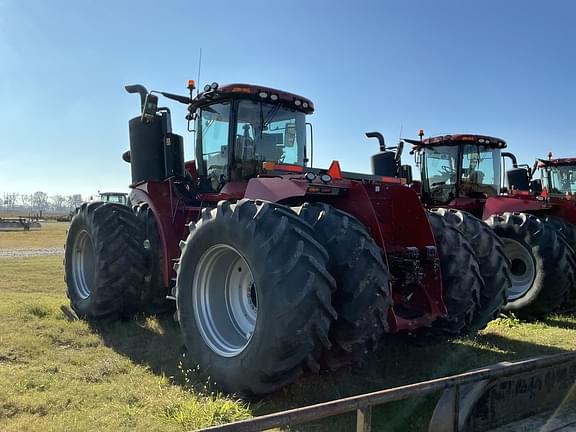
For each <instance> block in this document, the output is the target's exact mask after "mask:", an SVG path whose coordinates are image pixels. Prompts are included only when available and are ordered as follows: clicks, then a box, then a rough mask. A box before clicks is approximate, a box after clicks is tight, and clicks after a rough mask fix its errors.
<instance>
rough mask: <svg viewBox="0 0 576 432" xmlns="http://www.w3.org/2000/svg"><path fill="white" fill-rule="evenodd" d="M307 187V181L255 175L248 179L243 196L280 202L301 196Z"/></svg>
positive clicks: (304, 193)
mask: <svg viewBox="0 0 576 432" xmlns="http://www.w3.org/2000/svg"><path fill="white" fill-rule="evenodd" d="M307 187H308V185H307V183H304V182H293V181H289V180H287V179H286V178H283V177H257V178H253V179H250V180H249V181H248V186H247V187H246V192H245V193H244V198H248V199H253V200H263V201H270V202H280V201H283V200H286V199H288V198H298V197H303V196H304V195H306V189H307Z"/></svg>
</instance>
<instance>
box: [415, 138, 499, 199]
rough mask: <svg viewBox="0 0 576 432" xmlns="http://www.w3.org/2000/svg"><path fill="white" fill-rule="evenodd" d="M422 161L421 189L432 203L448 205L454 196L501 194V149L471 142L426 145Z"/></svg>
mask: <svg viewBox="0 0 576 432" xmlns="http://www.w3.org/2000/svg"><path fill="white" fill-rule="evenodd" d="M460 147H462V155H461V156H460V155H459V154H458V153H459V148H460ZM460 160H461V163H459V161H460ZM423 162H424V163H423V164H422V170H423V171H422V179H423V185H422V186H423V192H424V193H426V194H427V199H428V200H429V201H430V202H431V203H433V204H448V203H449V202H450V201H452V200H453V199H454V198H456V197H457V196H470V197H473V196H476V195H478V194H481V195H482V196H483V197H484V196H485V197H488V196H496V195H498V194H499V193H500V170H501V168H500V149H493V148H487V147H483V146H478V145H472V144H466V145H462V146H460V145H451V146H435V147H426V148H425V149H424V161H423ZM459 165H460V166H459ZM458 176H460V180H459V181H458Z"/></svg>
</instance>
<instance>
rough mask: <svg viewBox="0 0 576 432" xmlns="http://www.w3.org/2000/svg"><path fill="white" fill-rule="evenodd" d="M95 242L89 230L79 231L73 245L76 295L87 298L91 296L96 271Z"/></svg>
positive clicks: (83, 298) (73, 272) (73, 276)
mask: <svg viewBox="0 0 576 432" xmlns="http://www.w3.org/2000/svg"><path fill="white" fill-rule="evenodd" d="M95 258H96V254H95V251H94V244H93V243H92V237H90V234H88V231H86V230H83V231H80V233H78V235H77V236H76V239H75V240H74V245H73V246H72V279H73V281H74V284H73V287H74V289H75V291H76V295H77V296H78V297H79V298H80V299H81V300H85V299H87V298H88V297H90V293H91V292H92V284H93V282H94V273H95V267H96V265H95Z"/></svg>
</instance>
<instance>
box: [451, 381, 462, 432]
mask: <svg viewBox="0 0 576 432" xmlns="http://www.w3.org/2000/svg"><path fill="white" fill-rule="evenodd" d="M452 412H453V413H454V419H453V420H454V423H453V424H454V427H453V431H454V432H458V431H459V430H460V385H458V384H456V385H455V386H454V410H453V411H452Z"/></svg>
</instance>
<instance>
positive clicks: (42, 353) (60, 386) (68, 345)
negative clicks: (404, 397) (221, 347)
mask: <svg viewBox="0 0 576 432" xmlns="http://www.w3.org/2000/svg"><path fill="white" fill-rule="evenodd" d="M47 225H48V224H47ZM65 225H66V224H54V227H50V228H49V229H46V230H45V231H44V232H42V231H40V232H30V233H0V248H7V247H40V246H43V247H47V245H46V242H53V244H50V245H48V246H61V245H62V244H63V243H64V238H63V236H64V232H65ZM63 226H64V227H63ZM62 227H63V228H62ZM16 234H30V235H38V236H40V235H43V236H45V237H44V240H45V243H43V244H42V245H40V244H37V243H36V242H37V239H34V237H32V236H30V237H29V236H20V237H18V236H15V235H16ZM62 275H63V269H62V257H61V256H48V257H32V258H2V259H0V329H1V330H0V383H1V385H0V430H2V431H25V430H38V431H51V430H54V431H60V430H74V431H75V430H114V431H117V430H160V431H183V430H192V429H195V428H199V427H202V426H209V425H213V424H218V423H222V422H228V421H233V420H237V419H241V418H247V417H250V416H255V415H261V414H265V413H270V412H274V411H277V410H282V409H288V408H294V407H298V406H302V405H306V404H310V403H315V402H321V401H326V400H331V399H335V398H339V397H343V396H348V395H353V394H359V393H363V392H367V391H374V390H379V389H382V388H388V387H393V386H397V385H402V384H407V383H412V382H417V381H421V380H424V379H430V378H435V377H440V376H445V375H448V374H452V373H456V372H461V371H464V370H469V369H472V368H476V367H479V366H484V365H488V364H492V363H495V362H499V361H503V360H511V359H520V358H528V357H533V356H536V355H541V354H553V353H558V352H562V351H567V350H576V337H574V334H575V329H576V318H575V317H573V316H563V315H556V316H553V317H551V318H550V319H548V320H546V321H544V322H535V323H521V322H519V321H517V320H515V319H513V318H502V319H499V320H497V321H495V322H493V323H492V324H491V325H490V326H489V327H488V328H487V329H486V330H484V331H483V332H482V333H481V334H480V335H479V336H478V337H477V338H476V339H473V340H471V339H462V340H457V341H453V342H446V343H437V344H432V345H423V344H419V343H416V341H414V340H411V339H406V338H399V337H390V338H387V339H385V340H384V341H383V344H382V347H381V349H380V350H379V351H378V352H376V353H374V354H372V355H370V356H368V357H367V362H366V364H365V365H364V366H363V367H361V368H360V367H358V368H355V369H353V370H350V371H343V372H340V373H337V374H330V375H328V374H327V375H320V376H309V377H303V378H301V379H300V380H299V381H297V382H295V383H294V384H292V385H290V386H288V387H286V388H285V389H283V390H281V391H279V392H277V393H275V394H272V395H269V396H267V397H266V398H264V399H263V400H260V401H253V402H251V403H244V402H240V401H238V400H235V399H233V398H229V397H224V396H221V395H215V394H212V393H210V389H209V388H208V387H207V386H206V385H205V383H204V382H203V381H202V380H200V379H199V378H198V377H197V376H196V375H195V374H194V372H192V371H188V370H187V369H188V368H187V366H181V361H182V360H186V359H184V358H183V357H182V349H181V342H180V338H179V331H178V328H177V327H176V325H175V324H174V323H173V321H172V319H171V318H170V317H135V318H133V319H131V320H129V321H126V322H118V323H112V324H108V325H102V326H100V327H98V328H96V327H91V326H89V325H88V324H87V323H85V322H81V321H72V322H71V321H68V320H67V319H66V318H65V317H64V315H63V314H62V312H61V311H60V309H59V307H60V305H64V304H67V299H66V296H65V285H64V282H63V276H62ZM192 361H193V359H192ZM433 404H434V398H427V399H422V400H413V401H409V402H406V403H402V404H396V405H394V406H387V407H383V408H381V409H378V410H376V411H375V413H374V421H375V430H392V431H425V430H426V425H427V419H428V417H429V415H430V413H431V409H432V407H433ZM353 422H354V419H353V417H352V416H342V417H339V418H337V419H332V420H328V421H325V422H319V423H315V424H311V425H308V426H307V427H306V428H305V429H306V430H310V431H318V430H335V431H340V430H350V427H351V426H352V425H353ZM291 430H294V429H291ZM297 430H300V429H297Z"/></svg>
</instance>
